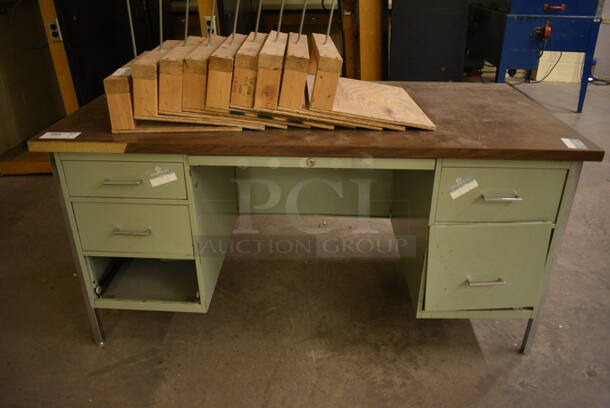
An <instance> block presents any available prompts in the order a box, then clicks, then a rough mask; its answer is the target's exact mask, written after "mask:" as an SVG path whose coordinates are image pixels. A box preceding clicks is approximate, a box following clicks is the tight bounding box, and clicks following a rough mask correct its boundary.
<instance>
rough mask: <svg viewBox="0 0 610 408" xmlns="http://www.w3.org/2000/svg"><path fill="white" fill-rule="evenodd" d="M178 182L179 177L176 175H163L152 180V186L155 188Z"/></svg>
mask: <svg viewBox="0 0 610 408" xmlns="http://www.w3.org/2000/svg"><path fill="white" fill-rule="evenodd" d="M176 180H178V176H176V173H168V174H162V175H160V176H157V177H153V178H151V179H150V185H151V186H153V187H158V186H160V185H163V184H167V183H171V182H172V181H176Z"/></svg>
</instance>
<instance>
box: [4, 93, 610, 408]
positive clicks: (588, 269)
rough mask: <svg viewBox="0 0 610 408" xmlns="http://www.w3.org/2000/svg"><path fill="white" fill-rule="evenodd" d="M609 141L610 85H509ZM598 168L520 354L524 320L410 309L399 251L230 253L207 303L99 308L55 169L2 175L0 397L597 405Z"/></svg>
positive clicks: (601, 270) (606, 203) (606, 311)
mask: <svg viewBox="0 0 610 408" xmlns="http://www.w3.org/2000/svg"><path fill="white" fill-rule="evenodd" d="M521 89H523V90H524V91H525V92H527V93H528V94H529V95H531V96H532V97H533V98H534V99H536V100H538V101H540V102H541V103H543V104H544V105H545V106H546V107H547V108H548V109H549V110H550V111H551V112H552V113H553V114H555V115H556V116H557V117H559V118H560V119H561V120H563V121H565V122H566V123H568V124H569V125H571V126H573V127H574V128H576V129H577V130H579V131H580V132H581V133H583V134H584V135H586V136H587V137H588V138H590V139H591V140H593V141H595V142H596V143H598V144H599V145H600V146H603V147H605V148H606V149H610V139H609V136H610V135H609V133H610V87H590V91H589V96H588V101H587V105H586V107H585V112H584V113H583V114H582V115H576V114H574V113H572V109H574V107H575V105H576V93H577V89H576V87H575V86H571V85H563V84H561V85H560V84H550V83H549V84H546V83H543V84H537V85H529V84H528V85H521ZM609 182H610V170H609V166H608V159H606V160H605V161H604V162H603V163H588V164H586V165H585V167H584V171H583V174H582V179H581V184H580V187H579V189H578V194H577V197H576V200H575V203H574V208H573V210H572V215H571V218H570V221H569V225H568V229H567V233H566V239H565V241H564V243H563V245H562V247H561V251H560V256H559V260H558V262H557V263H556V266H555V269H554V271H553V277H552V281H551V285H550V291H549V294H548V297H547V302H546V304H545V306H544V309H543V315H542V318H543V321H542V323H541V327H540V329H539V332H538V337H537V341H536V344H535V346H534V348H533V352H532V354H531V355H530V356H527V357H524V356H522V355H520V354H518V353H517V346H518V343H519V342H520V340H521V336H522V333H523V329H524V327H525V323H524V322H523V321H512V320H506V321H495V320H475V321H468V320H415V319H414V318H413V317H412V314H411V312H410V305H409V300H408V298H407V295H406V294H407V290H406V286H405V284H404V282H403V279H402V277H401V275H400V273H399V272H398V271H397V263H396V260H395V259H393V258H391V257H390V258H384V259H377V260H375V259H364V260H361V261H359V262H357V263H353V262H352V263H348V262H341V261H332V260H326V261H325V260H310V261H309V262H306V263H305V262H291V261H288V260H257V261H253V260H248V259H245V258H238V257H234V258H231V259H229V260H228V261H227V262H226V263H225V266H224V268H223V271H222V274H221V278H220V281H219V284H218V286H217V289H216V294H215V295H214V300H213V303H212V308H211V311H210V313H209V314H207V315H196V314H174V313H151V312H132V311H101V317H102V320H103V322H104V325H105V330H106V335H107V345H106V347H105V348H103V349H98V348H97V347H96V346H94V345H93V343H92V341H91V336H90V331H89V326H88V323H87V318H86V314H85V311H84V309H83V307H82V306H83V301H82V299H81V295H80V289H79V284H78V280H77V278H75V277H74V276H73V274H74V267H73V264H72V258H71V255H70V251H69V248H68V241H67V238H66V230H65V228H64V224H63V219H62V216H61V214H60V208H59V204H58V200H57V198H56V193H55V187H54V186H53V183H52V179H51V177H49V176H26V177H5V178H0V213H1V214H2V218H1V219H0V228H1V229H0V231H1V233H0V259H1V263H0V322H1V324H2V330H1V331H0V406H1V407H28V408H29V407H63V408H66V407H111V406H112V407H114V406H116V407H221V406H226V407H378V406H387V407H406V406H410V407H419V406H421V407H436V406H438V407H463V406H470V407H490V406H494V407H514V406H519V407H540V406H555V407H573V406H586V407H607V406H609V404H610V377H609V375H610V336H609V334H610V274H609V272H610V267H609V265H610V251H609V250H608V249H609V248H610V235H609V234H608V231H609V230H610V217H609V214H610V188H609Z"/></svg>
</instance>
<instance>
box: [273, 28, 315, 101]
mask: <svg viewBox="0 0 610 408" xmlns="http://www.w3.org/2000/svg"><path fill="white" fill-rule="evenodd" d="M297 40H298V41H297ZM308 67H309V46H308V45H307V36H306V35H302V36H301V38H300V39H299V35H298V34H297V33H290V35H289V36H288V47H287V48H286V60H285V62H284V72H283V73H282V86H281V88H280V100H279V103H278V106H279V107H281V108H287V109H301V107H302V106H303V101H304V99H305V87H306V85H307V69H308Z"/></svg>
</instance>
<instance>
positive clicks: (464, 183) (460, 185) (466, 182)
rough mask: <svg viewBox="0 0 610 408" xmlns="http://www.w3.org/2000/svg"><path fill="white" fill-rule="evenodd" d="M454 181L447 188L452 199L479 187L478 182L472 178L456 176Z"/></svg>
mask: <svg viewBox="0 0 610 408" xmlns="http://www.w3.org/2000/svg"><path fill="white" fill-rule="evenodd" d="M455 183H456V184H455V185H454V186H452V187H451V189H450V190H449V195H450V196H451V199H453V200H455V199H456V198H459V197H461V196H463V195H464V194H466V193H468V192H469V191H472V190H474V189H475V188H477V187H479V183H478V182H477V181H476V180H475V179H473V178H466V179H462V178H460V177H458V178H457V179H456V180H455Z"/></svg>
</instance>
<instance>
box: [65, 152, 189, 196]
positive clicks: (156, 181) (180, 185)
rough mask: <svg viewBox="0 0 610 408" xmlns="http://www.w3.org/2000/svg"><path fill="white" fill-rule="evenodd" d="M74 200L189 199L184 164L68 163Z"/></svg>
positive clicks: (67, 174) (67, 169)
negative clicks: (111, 198)
mask: <svg viewBox="0 0 610 408" xmlns="http://www.w3.org/2000/svg"><path fill="white" fill-rule="evenodd" d="M62 166H63V168H64V174H65V176H66V182H67V184H68V192H69V194H70V195H71V196H73V197H125V198H162V199H163V198H165V199H177V200H182V199H186V185H185V181H184V168H183V165H182V163H158V162H112V161H88V160H86V161H85V160H83V161H79V160H65V161H63V162H62Z"/></svg>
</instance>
